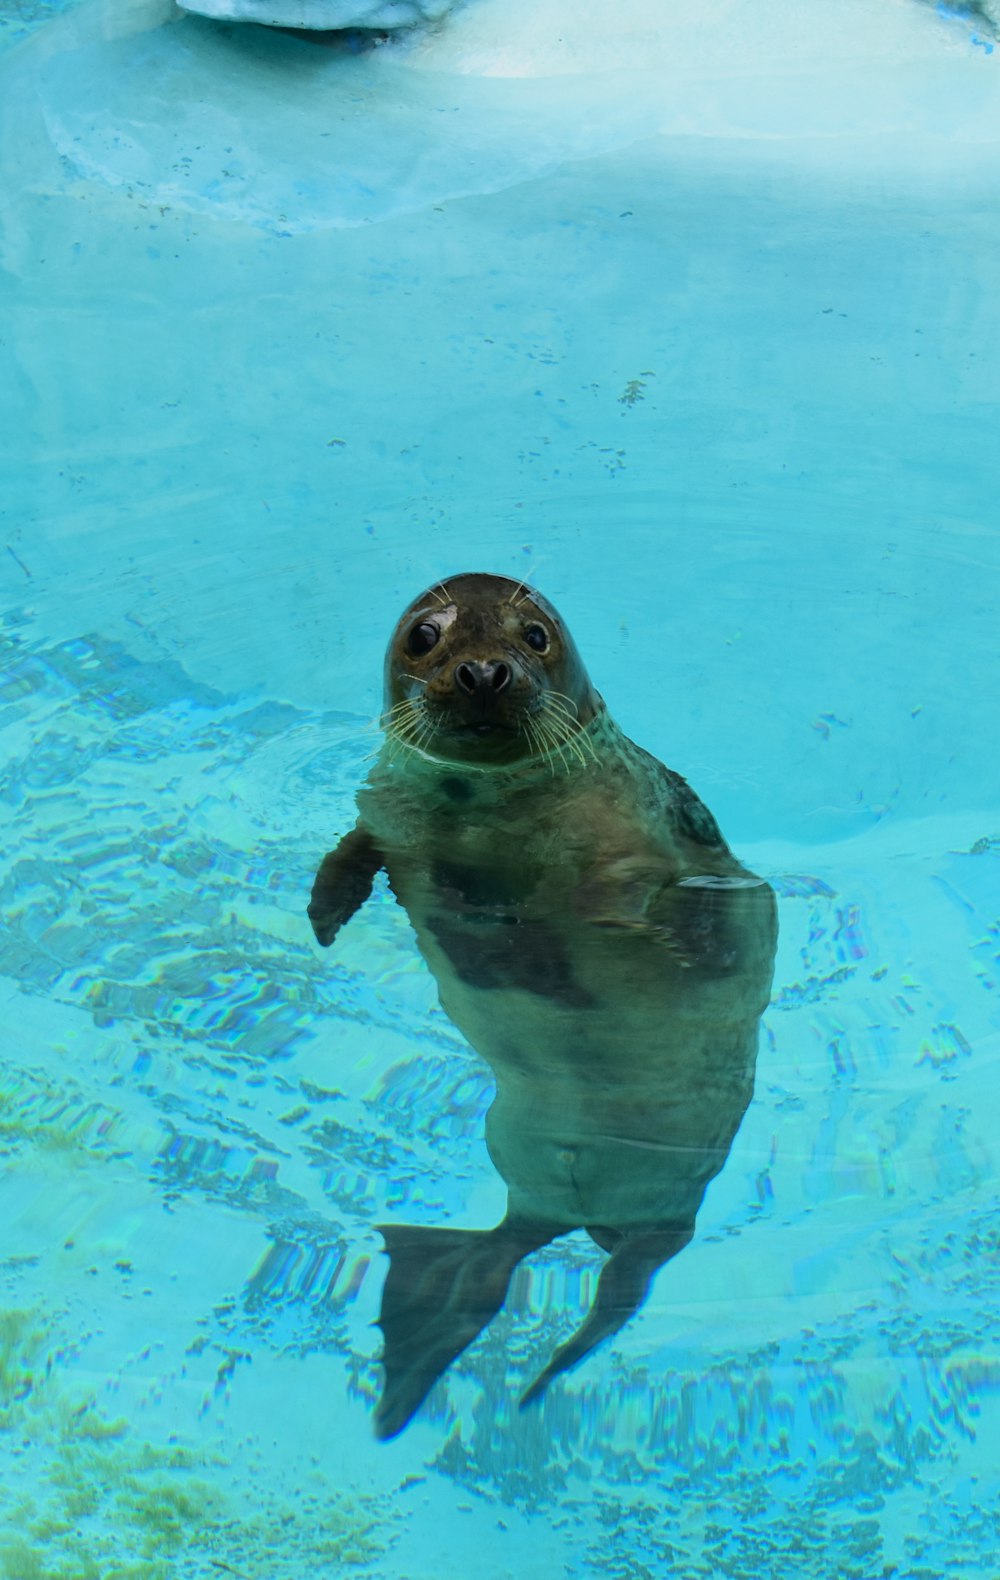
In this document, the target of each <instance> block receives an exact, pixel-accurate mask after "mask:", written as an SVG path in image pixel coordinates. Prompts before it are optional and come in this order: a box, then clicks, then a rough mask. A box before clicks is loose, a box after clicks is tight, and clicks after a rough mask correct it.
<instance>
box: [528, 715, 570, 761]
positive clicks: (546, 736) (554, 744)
mask: <svg viewBox="0 0 1000 1580" xmlns="http://www.w3.org/2000/svg"><path fill="white" fill-rule="evenodd" d="M536 723H537V725H538V731H539V734H540V735H541V737H542V740H543V741H544V742H545V749H546V751H547V752H556V753H558V756H559V761H560V762H561V763H562V765H563V767H564V768H569V766H570V763H569V759H568V758H567V757H566V754H565V752H564V751H563V743H562V741H561V740H560V739H559V737H558V735H557V734H556V732H555V730H554V728H553V727H552V724H551V722H550V721H549V720H548V719H546V718H544V717H543V716H541V715H539V716H538V717H537V718H536Z"/></svg>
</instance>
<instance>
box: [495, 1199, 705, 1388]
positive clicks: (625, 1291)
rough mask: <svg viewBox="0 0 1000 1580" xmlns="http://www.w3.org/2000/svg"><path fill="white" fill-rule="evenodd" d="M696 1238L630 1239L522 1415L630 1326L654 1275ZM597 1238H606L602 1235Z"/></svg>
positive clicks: (681, 1233) (684, 1234) (669, 1233)
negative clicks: (563, 1376) (562, 1376)
mask: <svg viewBox="0 0 1000 1580" xmlns="http://www.w3.org/2000/svg"><path fill="white" fill-rule="evenodd" d="M693 1233H694V1224H693V1223H692V1224H691V1226H690V1228H687V1229H655V1230H651V1231H649V1232H648V1233H646V1234H637V1235H629V1236H628V1237H627V1238H625V1239H624V1240H623V1241H622V1242H621V1244H620V1245H619V1246H618V1248H617V1249H616V1250H615V1251H613V1252H612V1254H611V1256H610V1257H609V1259H608V1260H607V1261H606V1262H605V1264H604V1266H603V1268H602V1269H601V1276H600V1278H599V1279H598V1281H597V1294H596V1295H595V1296H594V1304H593V1306H592V1307H591V1309H590V1312H589V1313H588V1315H587V1317H586V1319H585V1320H584V1322H583V1323H581V1325H580V1327H579V1328H577V1330H576V1332H575V1333H574V1334H573V1336H572V1338H570V1339H567V1341H566V1343H565V1344H560V1346H559V1348H558V1349H557V1350H556V1352H555V1354H554V1355H553V1357H552V1359H551V1360H550V1361H549V1364H548V1365H547V1366H546V1368H545V1370H544V1371H543V1372H541V1373H540V1374H539V1375H538V1376H537V1377H536V1378H535V1381H534V1382H533V1383H532V1384H531V1387H530V1388H528V1389H526V1390H525V1392H524V1393H523V1394H522V1395H521V1409H522V1410H523V1409H524V1406H525V1405H526V1404H530V1403H531V1402H532V1400H533V1399H540V1398H541V1396H542V1394H543V1393H544V1392H545V1390H546V1388H547V1387H548V1386H549V1383H550V1382H551V1381H552V1379H553V1377H558V1375H559V1373H560V1372H565V1371H569V1370H570V1368H571V1367H573V1366H577V1365H579V1363H580V1361H582V1360H583V1359H584V1357H585V1356H587V1355H589V1354H590V1352H591V1350H594V1349H596V1348H597V1346H598V1345H599V1344H603V1342H604V1340H605V1339H609V1338H610V1337H611V1335H612V1334H613V1333H617V1332H618V1330H619V1328H623V1327H624V1326H625V1324H626V1322H627V1321H628V1320H629V1318H630V1317H632V1316H634V1315H635V1313H636V1312H637V1311H638V1310H639V1307H640V1306H641V1305H642V1303H643V1301H644V1300H645V1298H646V1294H647V1292H648V1290H649V1285H650V1281H651V1279H652V1277H653V1274H654V1273H655V1272H656V1271H657V1269H658V1268H660V1267H662V1266H663V1264H664V1262H669V1261H670V1258H671V1257H673V1256H676V1255H677V1253H678V1251H683V1249H684V1247H685V1246H686V1245H687V1243H688V1241H689V1240H690V1238H691V1236H692V1235H693ZM594 1234H595V1236H597V1237H598V1238H600V1237H601V1231H600V1230H595V1231H594ZM601 1243H603V1239H602V1240H601Z"/></svg>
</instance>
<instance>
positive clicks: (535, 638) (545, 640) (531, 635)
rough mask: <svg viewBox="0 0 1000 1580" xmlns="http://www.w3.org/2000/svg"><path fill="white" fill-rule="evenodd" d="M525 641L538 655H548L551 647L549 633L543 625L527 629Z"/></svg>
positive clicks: (531, 626)
mask: <svg viewBox="0 0 1000 1580" xmlns="http://www.w3.org/2000/svg"><path fill="white" fill-rule="evenodd" d="M524 640H525V641H526V642H527V644H528V646H529V647H533V648H534V649H535V652H536V653H546V652H548V647H549V633H548V632H547V631H546V629H545V627H544V626H543V625H529V626H527V627H526V628H525V632H524Z"/></svg>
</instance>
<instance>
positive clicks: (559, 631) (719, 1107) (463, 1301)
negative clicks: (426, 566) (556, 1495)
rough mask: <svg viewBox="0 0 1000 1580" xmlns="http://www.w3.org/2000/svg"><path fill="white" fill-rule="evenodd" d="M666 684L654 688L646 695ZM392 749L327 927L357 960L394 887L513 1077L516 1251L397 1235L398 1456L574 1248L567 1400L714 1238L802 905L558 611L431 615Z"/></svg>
mask: <svg viewBox="0 0 1000 1580" xmlns="http://www.w3.org/2000/svg"><path fill="white" fill-rule="evenodd" d="M660 674H661V672H657V671H656V670H650V671H646V672H644V676H643V680H644V684H645V685H646V686H658V685H660V684H661V678H660ZM382 723H383V727H384V730H385V743H384V746H383V748H382V750H381V752H380V754H379V756H378V758H377V760H376V761H375V764H374V766H373V768H372V771H371V773H370V775H369V777H368V780H367V782H366V783H365V785H364V786H363V787H362V789H361V790H360V791H359V793H358V798H357V803H358V814H359V816H358V822H357V824H356V826H355V827H354V828H353V829H352V830H351V831H350V832H348V833H347V834H346V835H345V836H344V838H342V839H341V840H340V842H339V844H338V845H337V846H336V847H335V848H334V849H333V850H332V851H330V852H329V854H328V855H327V856H326V857H325V858H324V859H323V861H322V864H321V866H320V868H319V871H318V873H317V875H316V880H315V884H314V886H313V891H312V899H311V902H310V905H309V916H310V919H311V921H312V925H313V929H314V931H315V933H316V937H317V939H318V940H319V942H320V943H321V944H323V945H329V944H330V943H331V942H332V941H333V939H334V938H335V936H336V934H337V932H338V931H339V929H340V928H341V927H342V926H343V925H344V924H345V923H346V922H347V921H348V920H349V918H350V917H351V916H352V915H353V914H354V913H355V911H357V909H358V908H359V907H360V906H361V905H363V903H364V901H365V900H366V898H367V897H368V895H369V893H370V892H371V888H372V883H373V881H374V877H375V874H376V873H377V872H378V871H379V870H380V869H382V868H384V869H385V871H386V873H387V875H388V879H389V883H390V886H391V888H392V890H393V893H394V894H395V896H396V898H397V899H398V901H399V902H400V903H401V904H402V905H403V906H404V908H405V910H406V912H407V915H408V916H409V919H410V922H411V923H412V925H413V928H414V931H415V933H416V937H417V942H418V945H419V947H420V950H421V952H422V954H423V956H424V958H425V960H426V962H427V964H428V966H429V967H430V970H431V971H432V973H433V975H434V977H435V979H436V982H437V988H438V995H439V998H440V1002H441V1005H442V1007H443V1008H444V1010H445V1012H446V1013H447V1014H448V1016H449V1017H450V1018H451V1020H452V1021H453V1022H454V1024H455V1025H456V1026H457V1027H458V1028H459V1030H460V1031H461V1032H462V1033H463V1034H464V1036H465V1037H466V1039H467V1040H468V1042H469V1043H470V1044H471V1046H472V1048H473V1049H475V1050H476V1052H477V1053H478V1054H479V1055H480V1056H481V1057H482V1058H483V1059H484V1060H485V1061H486V1062H487V1063H488V1065H489V1066H490V1068H491V1070H492V1072H493V1075H494V1077H495V1080H496V1097H495V1100H494V1102H493V1104H492V1106H491V1108H490V1111H489V1114H488V1115H487V1120H486V1140H487V1145H488V1148H489V1152H490V1156H491V1158H492V1160H493V1162H494V1164H495V1166H496V1168H497V1169H498V1171H499V1173H500V1174H501V1175H502V1176H503V1178H504V1180H505V1182H506V1184H507V1187H508V1206H507V1212H506V1215H505V1217H504V1219H503V1221H502V1223H500V1224H498V1225H497V1226H496V1227H495V1228H493V1229H490V1230H456V1229H445V1228H432V1227H425V1226H419V1227H418V1226H407V1225H384V1226H381V1233H382V1235H383V1237H384V1239H385V1243H386V1249H387V1251H388V1253H389V1259H390V1261H389V1271H388V1274H387V1276H386V1281H385V1285H384V1288H383V1293H382V1304H381V1311H380V1316H379V1323H380V1326H381V1327H382V1331H383V1336H384V1341H385V1342H384V1352H383V1366H384V1369H385V1384H384V1387H383V1391H382V1396H381V1399H380V1401H379V1405H378V1407H377V1410H376V1416H375V1427H376V1432H377V1433H378V1435H379V1436H381V1437H383V1438H388V1437H392V1436H394V1435H395V1434H396V1433H397V1432H399V1431H401V1430H402V1428H403V1427H404V1426H405V1425H406V1423H407V1421H408V1420H409V1419H410V1418H411V1416H412V1415H413V1413H414V1412H415V1410H416V1409H418V1408H419V1406H420V1404H421V1403H422V1402H423V1400H424V1398H425V1397H426V1395H427V1393H428V1392H429V1390H430V1388H431V1387H432V1385H433V1383H434V1382H435V1380H436V1379H437V1378H438V1377H440V1376H441V1375H442V1374H443V1373H444V1372H445V1371H446V1370H447V1368H448V1366H449V1365H450V1364H451V1363H452V1361H453V1360H454V1359H455V1357H456V1356H457V1355H458V1354H460V1353H461V1351H462V1350H463V1349H465V1347H466V1346H467V1345H468V1344H470V1343H471V1342H472V1340H473V1339H474V1338H475V1337H476V1335H477V1334H478V1333H480V1332H481V1331H482V1329H483V1328H484V1327H485V1326H486V1324H487V1323H488V1322H489V1321H490V1320H491V1318H492V1317H493V1316H494V1315H495V1314H496V1313H497V1312H498V1311H499V1310H500V1308H501V1306H502V1305H503V1302H504V1300H505V1298H506V1294H507V1288H508V1284H509V1281H510V1277H511V1274H512V1272H513V1270H514V1268H515V1267H516V1266H517V1264H518V1262H519V1261H520V1260H521V1259H522V1257H525V1256H527V1255H529V1254H530V1253H531V1252H532V1251H534V1250H537V1249H538V1248H540V1247H541V1246H543V1245H546V1244H548V1243H549V1242H551V1241H552V1240H554V1239H556V1238H557V1237H558V1236H560V1235H563V1234H566V1233H569V1232H570V1231H572V1230H574V1229H579V1228H583V1229H586V1231H587V1232H588V1234H589V1235H590V1236H591V1238H592V1239H593V1240H594V1241H595V1243H596V1244H597V1245H598V1246H600V1247H601V1248H602V1250H604V1251H606V1252H607V1253H608V1259H607V1261H606V1262H605V1263H604V1265H603V1267H602V1270H601V1274H600V1278H599V1280H598V1285H597V1290H596V1294H595V1297H594V1301H593V1305H592V1308H591V1310H590V1312H589V1314H588V1315H587V1317H586V1318H585V1320H584V1321H583V1323H582V1325H581V1326H580V1328H579V1329H578V1331H577V1332H576V1333H575V1334H573V1335H572V1337H571V1338H570V1339H569V1340H567V1342H566V1343H564V1344H562V1345H561V1346H560V1347H559V1348H558V1349H557V1350H556V1352H555V1354H554V1355H553V1357H552V1358H551V1360H550V1361H549V1363H548V1365H547V1366H546V1367H545V1368H544V1370H543V1371H542V1372H541V1374H540V1375H539V1376H538V1378H537V1379H536V1380H535V1382H534V1383H532V1384H531V1386H530V1387H529V1388H528V1389H527V1390H526V1392H525V1393H524V1395H523V1396H522V1401H521V1402H522V1404H526V1403H528V1402H529V1401H531V1400H533V1399H537V1398H539V1397H540V1396H541V1394H542V1393H543V1391H544V1390H545V1388H546V1387H547V1386H548V1384H549V1383H550V1382H551V1380H552V1379H553V1378H554V1377H555V1376H556V1375H557V1374H558V1373H560V1372H562V1371H565V1370H567V1369H568V1368H569V1367H571V1366H575V1365H576V1364H577V1363H578V1362H580V1361H581V1360H583V1358H584V1357H585V1356H586V1355H588V1354H589V1353H590V1351H591V1350H593V1349H594V1348H595V1346H596V1345H598V1344H600V1343H601V1342H602V1341H603V1340H605V1339H607V1338H608V1337H610V1336H611V1335H612V1334H613V1333H615V1332H617V1331H618V1330H619V1329H620V1328H621V1327H622V1326H623V1324H624V1323H625V1322H626V1321H628V1319H629V1318H630V1317H631V1316H632V1315H633V1314H634V1313H635V1312H636V1311H638V1309H639V1308H640V1306H641V1305H642V1302H643V1300H644V1299H645V1296H646V1293H647V1290H648V1287H649V1283H650V1280H651V1278H652V1276H653V1274H654V1273H655V1272H656V1270H657V1269H658V1268H659V1267H661V1266H663V1264H664V1263H666V1262H667V1261H669V1260H670V1259H671V1258H672V1257H674V1256H676V1255H677V1253H678V1252H679V1251H680V1250H682V1249H683V1247H684V1246H685V1245H686V1244H687V1243H688V1241H689V1240H690V1239H691V1237H692V1235H693V1233H694V1227H695V1216H696V1214H697V1212H698V1209H699V1207H700V1205H701V1201H702V1198H703V1196H704V1193H705V1189H706V1187H707V1185H708V1183H709V1181H710V1180H711V1179H713V1178H714V1176H715V1175H716V1174H717V1173H718V1172H719V1170H720V1169H721V1168H722V1166H723V1163H724V1162H725V1160H726V1157H727V1156H728V1153H729V1149H730V1147H731V1145H732V1141H733V1138H734V1136H735V1134H736V1131H737V1129H738V1127H739V1125H740V1123H741V1121H742V1118H743V1115H744V1113H745V1111H746V1109H747V1106H748V1104H749V1102H750V1098H751V1096H752V1093H753V1084H754V1073H755V1065H756V1053H757V1039H758V1023H759V1019H760V1016H761V1013H762V1012H763V1009H764V1007H765V1005H766V1003H767V1000H768V995H769V991H770V983H771V976H772V971H773V962H774V951H775V942H776V922H775V904H774V896H773V893H772V891H771V889H770V887H769V886H768V885H767V884H766V883H764V882H763V881H762V880H760V879H759V878H757V877H755V876H754V874H753V873H751V872H750V871H748V869H747V868H746V867H744V866H743V865H742V864H741V863H740V862H739V861H738V860H737V859H736V857H735V856H734V855H733V854H732V852H731V851H730V849H729V847H728V845H727V844H726V843H725V841H724V839H723V837H722V835H721V833H720V831H719V828H718V825H717V824H716V822H715V819H714V818H713V816H712V814H711V813H710V812H709V811H708V809H707V808H706V807H705V806H704V804H703V803H702V802H701V801H700V800H699V799H698V797H697V796H696V795H695V793H694V791H693V790H692V789H691V788H690V786H689V785H688V784H687V783H686V782H685V780H684V779H682V778H681V776H680V775H679V774H677V773H675V772H673V771H672V770H671V769H669V768H666V767H664V766H663V764H662V763H660V762H658V761H657V760H656V759H655V758H654V757H651V756H650V755H649V753H648V752H645V751H643V750H642V748H641V747H639V746H636V745H635V744H634V743H633V742H632V741H630V740H629V739H628V738H627V736H625V735H624V734H623V733H622V731H621V730H620V729H619V728H618V726H617V725H616V724H615V723H614V721H613V719H612V718H611V715H610V714H609V712H608V710H607V708H606V706H605V704H604V702H603V700H602V699H601V697H600V696H599V695H598V693H597V692H596V691H595V689H594V687H593V685H592V684H591V681H590V679H589V677H588V674H587V671H586V669H585V668H584V665H583V661H582V659H581V657H580V654H579V652H578V651H577V648H576V645H575V643H574V642H573V639H572V637H571V636H570V634H569V632H568V631H567V629H566V627H565V626H564V624H563V622H562V621H561V620H560V618H559V616H558V614H557V613H556V611H555V610H554V609H553V607H552V606H551V604H549V603H548V602H547V601H546V600H545V599H544V598H543V597H542V596H541V595H540V594H539V593H537V592H535V591H533V590H532V589H530V588H528V587H526V586H525V585H524V584H523V583H521V582H516V581H513V580H511V579H509V578H507V577H503V576H493V575H485V574H469V575H461V576H453V577H450V578H449V579H448V580H447V581H444V582H441V583H439V584H438V585H437V586H436V587H433V588H431V589H430V590H429V591H428V592H426V593H424V594H422V596H421V597H419V598H418V599H416V600H415V601H414V602H413V603H412V604H411V605H410V606H409V608H408V609H407V610H406V611H405V613H404V614H403V616H402V618H401V619H400V621H399V623H398V625H397V626H396V629H395V631H394V633H393V636H392V640H391V642H390V644H389V648H388V652H387V655H386V663H385V712H384V714H383V718H382Z"/></svg>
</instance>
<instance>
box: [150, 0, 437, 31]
mask: <svg viewBox="0 0 1000 1580" xmlns="http://www.w3.org/2000/svg"><path fill="white" fill-rule="evenodd" d="M178 4H179V5H180V6H181V8H182V9H183V10H185V11H195V12H197V13H198V15H199V16H209V17H214V18H215V19H216V20H218V21H224V22H260V23H263V24H264V26H266V27H301V28H307V29H309V30H311V31H314V32H330V31H334V30H340V29H344V28H368V29H372V30H375V31H379V32H382V31H395V30H396V29H397V28H405V27H414V26H416V24H417V23H419V22H436V21H437V20H438V19H439V18H440V17H442V16H444V14H445V13H446V12H447V11H450V10H452V9H453V7H454V5H455V0H178Z"/></svg>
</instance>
